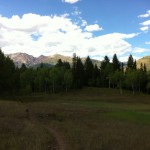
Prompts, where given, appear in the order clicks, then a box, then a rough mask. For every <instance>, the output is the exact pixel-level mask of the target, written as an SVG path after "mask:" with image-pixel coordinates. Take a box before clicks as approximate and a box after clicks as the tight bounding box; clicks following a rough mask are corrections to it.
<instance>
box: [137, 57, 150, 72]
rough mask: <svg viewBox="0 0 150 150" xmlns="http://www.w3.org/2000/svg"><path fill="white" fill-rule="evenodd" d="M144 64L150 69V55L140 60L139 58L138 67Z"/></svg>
mask: <svg viewBox="0 0 150 150" xmlns="http://www.w3.org/2000/svg"><path fill="white" fill-rule="evenodd" d="M141 63H142V64H145V65H146V67H147V70H150V56H145V57H143V58H141V59H139V60H137V67H138V68H140V66H141Z"/></svg>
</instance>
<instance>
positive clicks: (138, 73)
mask: <svg viewBox="0 0 150 150" xmlns="http://www.w3.org/2000/svg"><path fill="white" fill-rule="evenodd" d="M85 86H93V87H105V88H118V89H120V93H121V94H122V92H123V89H126V90H131V91H132V92H133V94H134V93H135V92H147V93H150V72H149V71H147V69H146V66H145V64H141V67H140V68H137V65H136V60H134V59H133V57H132V55H130V56H129V58H128V61H127V63H126V64H124V63H121V62H120V61H119V60H118V58H117V55H116V54H114V56H113V59H112V61H110V59H109V57H108V56H105V57H104V59H103V60H102V62H101V65H100V66H97V65H96V64H93V62H92V60H91V58H90V57H89V56H88V57H87V58H86V59H85V61H84V62H83V61H82V60H81V58H80V57H78V56H76V54H73V58H72V64H69V63H68V62H63V61H62V60H61V59H59V60H58V62H57V64H56V65H55V66H54V67H47V66H45V65H44V64H41V65H40V66H39V67H37V68H36V69H35V68H27V67H26V66H25V64H22V66H21V68H18V67H16V66H15V64H14V63H13V61H12V60H11V59H10V58H9V57H6V56H5V55H4V53H3V52H2V51H1V50H0V94H8V93H9V94H16V93H20V94H30V93H39V92H41V93H43V92H45V93H57V92H60V91H64V92H68V90H70V89H80V88H82V87H85Z"/></svg>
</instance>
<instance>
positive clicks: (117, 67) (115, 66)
mask: <svg viewBox="0 0 150 150" xmlns="http://www.w3.org/2000/svg"><path fill="white" fill-rule="evenodd" d="M112 64H113V69H114V71H117V70H120V62H119V60H118V58H117V55H116V54H114V56H113V59H112Z"/></svg>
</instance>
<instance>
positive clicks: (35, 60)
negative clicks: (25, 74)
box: [7, 53, 101, 67]
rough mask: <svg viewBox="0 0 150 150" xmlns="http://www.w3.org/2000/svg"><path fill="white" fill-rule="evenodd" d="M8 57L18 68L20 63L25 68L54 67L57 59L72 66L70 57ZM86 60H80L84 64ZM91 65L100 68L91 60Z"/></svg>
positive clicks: (10, 55)
mask: <svg viewBox="0 0 150 150" xmlns="http://www.w3.org/2000/svg"><path fill="white" fill-rule="evenodd" d="M7 56H9V57H10V58H11V59H12V60H13V61H14V63H15V64H16V65H17V66H18V67H20V66H21V65H22V63H24V64H25V65H26V66H27V67H32V66H37V65H38V64H41V63H45V64H50V65H55V64H56V63H57V61H58V59H61V60H62V61H67V62H69V63H70V64H72V57H69V56H63V55H59V54H55V55H52V56H44V55H41V56H39V57H33V56H32V55H28V54H26V53H15V54H9V55H7ZM85 59H86V58H81V60H82V62H83V63H84V62H85ZM92 62H93V64H97V65H98V66H100V64H101V62H100V61H98V60H95V59H92Z"/></svg>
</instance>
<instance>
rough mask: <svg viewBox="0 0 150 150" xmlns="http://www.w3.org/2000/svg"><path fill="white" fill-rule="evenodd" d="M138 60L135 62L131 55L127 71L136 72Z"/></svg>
mask: <svg viewBox="0 0 150 150" xmlns="http://www.w3.org/2000/svg"><path fill="white" fill-rule="evenodd" d="M136 69H137V68H136V60H135V61H134V59H133V57H132V55H131V54H130V56H129V58H128V61H127V70H136Z"/></svg>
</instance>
